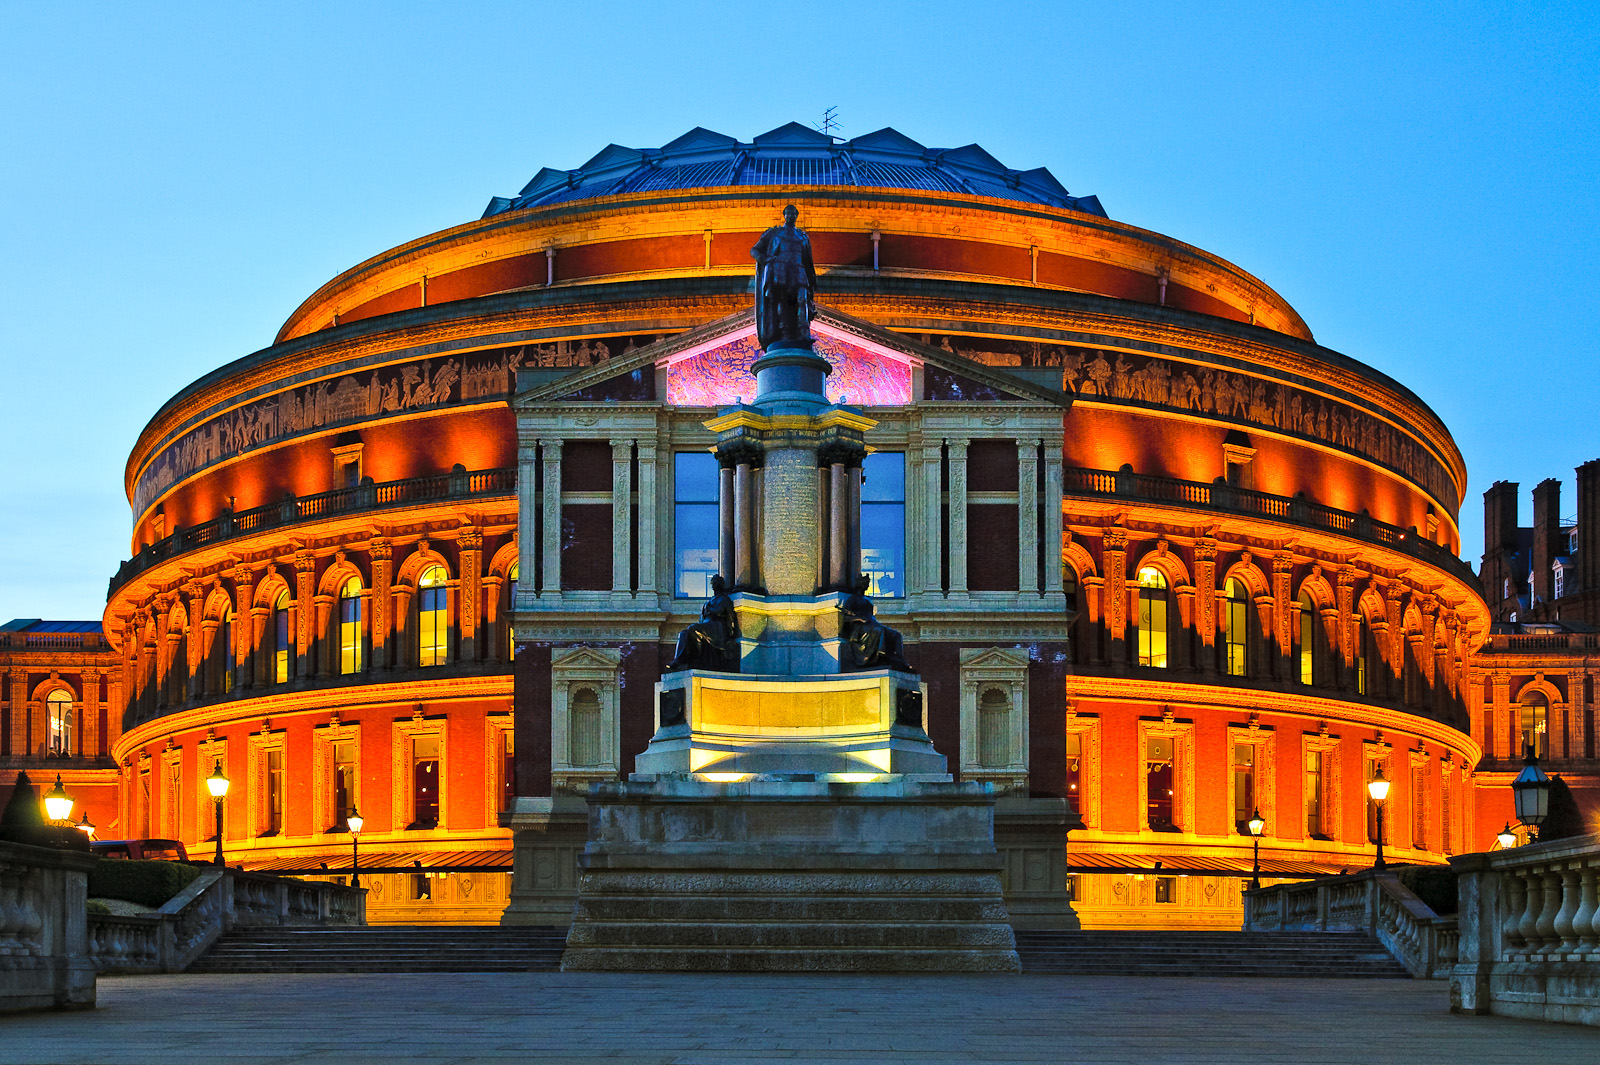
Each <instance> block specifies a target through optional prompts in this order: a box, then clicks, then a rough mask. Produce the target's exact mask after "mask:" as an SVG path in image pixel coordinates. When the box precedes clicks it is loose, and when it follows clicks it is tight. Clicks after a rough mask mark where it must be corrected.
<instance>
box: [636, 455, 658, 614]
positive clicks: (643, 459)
mask: <svg viewBox="0 0 1600 1065" xmlns="http://www.w3.org/2000/svg"><path fill="white" fill-rule="evenodd" d="M636 446H637V448H638V456H639V486H638V494H639V552H638V553H639V591H640V592H641V593H648V594H650V595H652V596H653V595H654V594H655V593H656V591H657V588H656V444H655V441H654V440H640V441H638V442H637V445H636Z"/></svg>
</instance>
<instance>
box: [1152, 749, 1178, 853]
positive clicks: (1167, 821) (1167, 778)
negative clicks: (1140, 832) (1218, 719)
mask: <svg viewBox="0 0 1600 1065" xmlns="http://www.w3.org/2000/svg"><path fill="white" fill-rule="evenodd" d="M1176 744H1177V741H1176V740H1174V739H1173V738H1172V737H1171V736H1150V737H1148V738H1147V739H1146V740H1145V759H1144V773H1145V789H1146V814H1145V816H1146V820H1147V823H1148V824H1149V826H1150V827H1151V828H1152V829H1154V830H1155V831H1157V832H1176V831H1177V830H1178V827H1177V824H1176V823H1175V822H1174V820H1173V803H1172V793H1173V783H1174V781H1175V779H1176V774H1175V773H1174V772H1173V765H1172V754H1173V749H1174V747H1175V746H1176Z"/></svg>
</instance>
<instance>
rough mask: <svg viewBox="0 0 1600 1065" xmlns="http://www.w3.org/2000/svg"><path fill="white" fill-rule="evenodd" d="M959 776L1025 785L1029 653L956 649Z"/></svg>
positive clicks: (1004, 786)
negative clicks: (958, 656) (958, 665)
mask: <svg viewBox="0 0 1600 1065" xmlns="http://www.w3.org/2000/svg"><path fill="white" fill-rule="evenodd" d="M961 779H962V780H978V781H988V782H989V783H992V784H994V785H995V788H996V790H999V791H1023V792H1025V791H1026V790H1027V787H1028V652H1027V651H1025V650H1022V649H1021V648H1015V647H968V648H963V649H962V651H961Z"/></svg>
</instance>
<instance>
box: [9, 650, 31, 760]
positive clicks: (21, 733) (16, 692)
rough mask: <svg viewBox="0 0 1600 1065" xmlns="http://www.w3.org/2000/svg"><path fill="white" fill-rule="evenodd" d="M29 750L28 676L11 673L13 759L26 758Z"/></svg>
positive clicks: (16, 671)
mask: <svg viewBox="0 0 1600 1065" xmlns="http://www.w3.org/2000/svg"><path fill="white" fill-rule="evenodd" d="M32 753H33V752H32V751H31V750H30V749H29V748H28V674H27V673H25V672H23V671H21V670H13V671H12V672H11V757H13V758H26V757H28V756H29V755H30V754H32Z"/></svg>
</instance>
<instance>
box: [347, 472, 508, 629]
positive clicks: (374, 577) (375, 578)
mask: <svg viewBox="0 0 1600 1065" xmlns="http://www.w3.org/2000/svg"><path fill="white" fill-rule="evenodd" d="M538 514H539V449H538V448H537V447H519V448H518V449H517V515H518V518H517V522H518V525H519V527H520V528H521V530H522V533H521V535H520V538H519V539H518V540H517V573H518V574H519V575H520V576H521V578H522V580H524V581H526V582H527V586H528V587H529V588H530V589H535V590H537V589H538V587H539V538H538V537H537V536H535V535H534V530H535V529H536V528H537V521H536V519H537V516H538ZM374 563H376V559H374ZM372 586H373V589H374V593H373V594H374V596H376V594H377V593H376V589H377V586H378V579H377V576H376V575H374V576H373V579H372ZM373 632H374V636H373V654H374V657H375V658H376V657H378V656H377V636H376V632H377V630H376V629H374V630H373Z"/></svg>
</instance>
